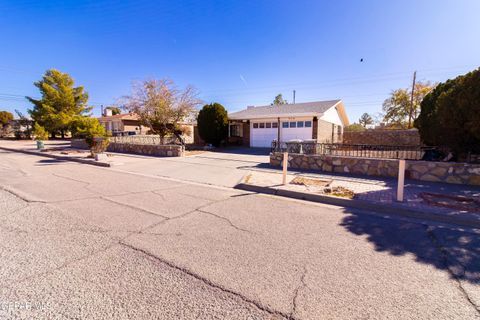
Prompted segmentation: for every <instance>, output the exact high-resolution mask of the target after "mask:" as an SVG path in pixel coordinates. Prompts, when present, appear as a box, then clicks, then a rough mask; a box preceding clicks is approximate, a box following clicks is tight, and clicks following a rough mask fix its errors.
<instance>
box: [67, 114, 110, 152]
mask: <svg viewBox="0 0 480 320" xmlns="http://www.w3.org/2000/svg"><path fill="white" fill-rule="evenodd" d="M71 131H72V136H73V137H75V138H82V139H85V142H86V143H87V145H88V146H89V148H90V152H91V153H92V156H94V155H95V154H96V153H101V152H104V151H105V150H106V149H107V147H108V144H109V143H110V141H109V140H108V135H107V132H106V131H105V128H104V127H103V126H102V124H101V123H100V122H99V121H98V119H95V118H87V117H78V118H76V119H75V120H74V121H73V123H72V128H71Z"/></svg>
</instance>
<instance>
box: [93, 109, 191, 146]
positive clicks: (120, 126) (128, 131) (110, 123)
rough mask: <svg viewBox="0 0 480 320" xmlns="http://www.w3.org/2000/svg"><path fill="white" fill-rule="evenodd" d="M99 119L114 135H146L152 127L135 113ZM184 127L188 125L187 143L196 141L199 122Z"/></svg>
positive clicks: (188, 123) (185, 124)
mask: <svg viewBox="0 0 480 320" xmlns="http://www.w3.org/2000/svg"><path fill="white" fill-rule="evenodd" d="M98 121H99V122H100V123H101V124H102V125H103V126H104V127H105V130H107V132H109V133H110V134H112V135H114V136H128V135H146V134H148V132H149V130H150V128H148V127H146V126H143V125H141V122H140V118H139V117H138V116H137V115H136V114H133V113H125V114H116V115H106V116H103V117H100V118H98ZM181 125H182V126H183V127H187V128H188V129H189V130H187V131H188V134H186V135H184V136H183V138H184V139H185V143H194V142H196V141H197V139H198V137H197V136H195V138H194V133H195V132H196V131H198V130H195V129H196V126H197V124H196V123H193V122H184V123H181Z"/></svg>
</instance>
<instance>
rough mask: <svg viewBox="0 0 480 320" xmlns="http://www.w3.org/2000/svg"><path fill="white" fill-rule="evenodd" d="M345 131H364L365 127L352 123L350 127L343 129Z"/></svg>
mask: <svg viewBox="0 0 480 320" xmlns="http://www.w3.org/2000/svg"><path fill="white" fill-rule="evenodd" d="M345 131H350V132H358V131H365V127H364V126H362V125H361V124H359V123H352V124H351V125H348V126H346V127H345Z"/></svg>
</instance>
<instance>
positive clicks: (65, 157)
mask: <svg viewBox="0 0 480 320" xmlns="http://www.w3.org/2000/svg"><path fill="white" fill-rule="evenodd" d="M0 149H1V150H6V151H14V152H21V153H26V154H33V155H38V156H43V157H47V158H52V159H56V160H59V161H73V162H79V163H84V164H90V165H94V166H99V167H111V166H112V165H113V164H114V161H113V158H111V157H109V158H107V159H105V160H101V161H96V160H95V159H93V158H91V157H90V151H88V150H79V149H74V148H71V147H70V141H67V140H52V141H45V142H44V149H43V150H42V151H40V150H38V149H37V147H36V142H35V141H31V140H18V141H17V140H1V141H0Z"/></svg>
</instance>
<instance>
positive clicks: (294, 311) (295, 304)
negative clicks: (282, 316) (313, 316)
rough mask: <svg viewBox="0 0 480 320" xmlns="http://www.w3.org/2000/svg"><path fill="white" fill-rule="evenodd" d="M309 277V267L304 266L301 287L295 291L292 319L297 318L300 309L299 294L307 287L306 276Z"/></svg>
mask: <svg viewBox="0 0 480 320" xmlns="http://www.w3.org/2000/svg"><path fill="white" fill-rule="evenodd" d="M306 275H307V267H306V266H303V272H302V275H301V276H300V285H299V286H298V287H297V288H295V291H294V292H293V299H292V312H291V313H290V317H291V318H292V319H294V318H295V313H296V312H297V309H298V302H297V299H298V294H299V293H300V290H301V289H303V288H306V287H307V284H306V283H305V276H306Z"/></svg>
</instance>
